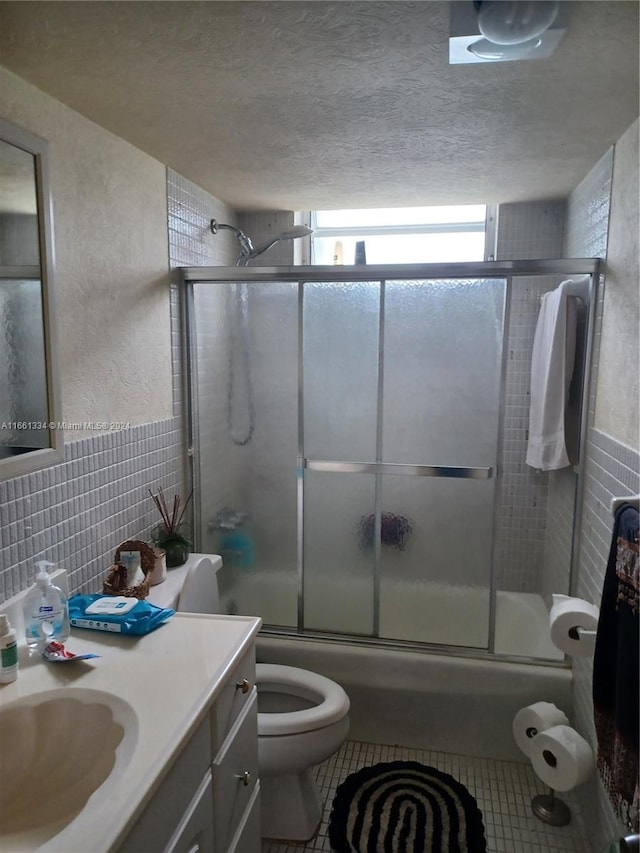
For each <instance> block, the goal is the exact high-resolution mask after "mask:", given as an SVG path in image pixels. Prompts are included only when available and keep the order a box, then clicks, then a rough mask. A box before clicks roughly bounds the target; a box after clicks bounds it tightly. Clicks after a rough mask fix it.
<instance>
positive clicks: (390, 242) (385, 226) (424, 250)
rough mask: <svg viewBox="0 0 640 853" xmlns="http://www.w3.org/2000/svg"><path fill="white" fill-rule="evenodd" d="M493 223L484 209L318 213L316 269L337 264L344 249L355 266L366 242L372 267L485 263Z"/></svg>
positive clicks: (315, 223) (490, 212)
mask: <svg viewBox="0 0 640 853" xmlns="http://www.w3.org/2000/svg"><path fill="white" fill-rule="evenodd" d="M494 222H495V216H494V213H493V210H492V209H491V208H489V207H488V206H487V205H484V204H473V205H457V206H441V207H408V208H380V209H377V210H375V209H374V210H318V211H315V212H313V213H312V214H311V227H312V228H313V235H312V237H311V241H312V255H311V257H312V263H314V264H333V263H334V256H335V255H336V252H337V253H338V255H339V254H340V249H341V251H342V263H344V264H353V263H355V257H356V243H361V242H362V241H364V244H365V257H366V263H368V264H404V263H407V264H412V263H413V264H426V263H453V262H456V261H483V260H485V257H489V254H490V253H491V252H492V250H491V249H488V250H487V251H486V252H485V240H486V241H487V242H489V241H488V240H487V237H488V236H489V233H493V228H492V227H490V226H492V225H493V223H494ZM338 262H339V261H338Z"/></svg>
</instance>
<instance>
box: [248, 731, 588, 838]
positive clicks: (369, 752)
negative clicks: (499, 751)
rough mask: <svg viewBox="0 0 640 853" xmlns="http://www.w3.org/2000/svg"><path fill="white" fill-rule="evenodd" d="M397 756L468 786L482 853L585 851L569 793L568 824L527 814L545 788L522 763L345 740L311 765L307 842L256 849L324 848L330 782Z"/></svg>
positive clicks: (583, 835) (334, 784)
mask: <svg viewBox="0 0 640 853" xmlns="http://www.w3.org/2000/svg"><path fill="white" fill-rule="evenodd" d="M397 760H405V761H419V762H421V763H422V764H428V765H429V766H431V767H437V768H438V769H439V770H442V771H444V772H445V773H450V774H451V775H452V776H454V777H455V778H456V779H458V780H459V781H460V782H461V783H462V784H463V785H465V786H466V787H467V788H468V789H469V791H470V792H471V794H473V796H474V797H475V798H476V800H477V802H478V806H479V807H480V809H481V811H482V815H483V821H484V826H485V833H486V837H487V853H586V851H589V850H590V849H591V845H590V842H589V839H588V835H587V832H586V829H585V825H584V821H583V819H582V815H581V814H580V809H579V806H578V803H577V801H576V799H575V798H574V797H573V796H572V794H571V793H569V794H563V795H562V799H563V800H564V801H565V802H566V803H567V805H568V806H569V808H570V809H571V814H572V820H571V823H570V824H569V825H568V826H562V827H553V826H548V825H547V824H545V823H543V822H542V821H540V820H539V819H538V818H536V816H535V815H534V814H533V813H532V811H531V800H532V799H533V797H534V796H535V795H536V794H541V793H546V791H545V788H544V786H543V785H542V783H541V782H540V780H539V779H538V778H537V776H536V775H535V773H534V772H533V770H532V769H531V767H529V765H527V764H518V763H516V762H510V761H492V760H491V759H488V758H473V757H469V756H465V755H450V754H449V753H444V752H433V751H427V750H420V749H406V748H404V747H398V746H383V745H379V744H368V743H361V742H358V741H346V743H345V744H344V745H343V746H342V748H341V749H340V751H339V752H338V753H337V754H336V755H334V756H333V757H332V758H330V759H329V760H328V761H326V762H325V763H324V764H321V765H320V766H319V767H318V768H317V772H316V779H317V781H318V785H319V787H320V791H321V794H322V796H323V797H324V798H325V811H324V816H323V820H322V824H321V826H320V830H319V832H318V835H317V836H316V837H315V838H314V839H312V840H311V841H309V842H308V843H307V844H282V843H281V842H280V843H275V842H270V841H267V840H264V841H263V843H262V853H330V851H331V847H330V846H329V840H328V838H327V836H326V833H327V821H328V818H329V813H330V811H331V803H332V801H333V796H334V794H335V789H336V787H337V786H338V785H339V784H340V782H342V781H343V780H344V779H345V778H346V777H347V776H348V775H349V774H350V773H353V772H355V771H356V770H359V769H360V768H361V767H366V766H367V765H370V764H376V763H378V762H380V761H397ZM425 853H427V851H425Z"/></svg>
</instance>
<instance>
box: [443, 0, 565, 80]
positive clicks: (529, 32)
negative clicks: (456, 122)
mask: <svg viewBox="0 0 640 853" xmlns="http://www.w3.org/2000/svg"><path fill="white" fill-rule="evenodd" d="M570 6H571V2H570V0H564V2H562V3H560V2H559V0H454V2H452V3H451V27H450V37H449V63H450V64H451V65H458V64H463V63H474V62H506V61H514V60H521V59H543V58H545V57H547V56H550V55H551V54H552V53H553V51H554V50H555V48H556V47H557V45H558V43H559V42H560V40H561V39H562V37H563V35H564V34H565V32H566V28H567V21H568V18H569V13H570Z"/></svg>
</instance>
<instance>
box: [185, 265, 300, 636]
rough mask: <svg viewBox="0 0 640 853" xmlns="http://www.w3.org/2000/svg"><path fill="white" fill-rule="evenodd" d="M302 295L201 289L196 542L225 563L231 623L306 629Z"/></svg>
mask: <svg viewBox="0 0 640 853" xmlns="http://www.w3.org/2000/svg"><path fill="white" fill-rule="evenodd" d="M297 294H298V287H297V284H295V283H294V284H291V283H286V282H284V283H283V282H268V283H266V282H260V283H255V282H254V283H247V282H242V281H238V282H220V283H211V282H203V283H199V282H197V283H195V284H194V285H193V306H192V308H191V309H190V315H191V318H192V319H191V326H192V329H191V334H192V335H193V341H192V351H193V356H192V365H191V383H192V387H191V398H192V406H193V408H194V418H193V420H194V424H193V430H194V455H195V460H194V461H195V464H194V480H195V488H196V499H195V501H194V506H195V508H196V510H197V513H198V514H197V517H196V542H197V543H198V545H199V547H200V548H201V549H202V551H203V552H205V553H214V554H220V555H221V556H222V558H223V568H222V570H221V571H220V572H219V574H218V580H219V584H220V593H221V600H222V606H223V612H225V613H242V614H247V615H258V616H262V618H263V620H264V623H265V624H266V625H278V626H283V627H287V628H295V627H296V626H297V621H298V581H299V578H298V523H297V504H298V498H297V494H298V480H297V473H296V460H297V449H298V426H297V424H298V417H297V411H298V409H297V406H298V299H297Z"/></svg>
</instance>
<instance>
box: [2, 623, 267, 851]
mask: <svg viewBox="0 0 640 853" xmlns="http://www.w3.org/2000/svg"><path fill="white" fill-rule="evenodd" d="M259 627H260V620H259V619H256V618H251V617H242V616H237V617H232V616H195V615H192V614H183V613H181V614H176V616H174V617H173V618H172V619H171V620H170V621H169V622H168V623H166V624H165V625H163V626H161V627H160V628H158V629H157V630H156V631H154V632H152V633H151V634H148V635H146V636H144V637H122V636H119V635H115V634H110V633H104V632H98V631H89V630H78V629H74V630H73V631H72V636H71V638H70V639H69V640H68V641H67V643H66V647H67V649H68V650H70V651H72V652H75V653H77V654H81V653H87V652H93V653H95V654H98V655H100V656H101V657H99V658H96V659H94V660H89V661H83V662H73V663H46V662H44V661H43V660H42V659H41V658H40V657H39V656H32V657H29V654H28V650H27V649H26V647H23V648H21V649H20V653H21V658H20V665H21V670H20V674H19V676H18V680H17V681H16V682H14V683H12V684H7V685H2V688H1V689H0V723H2V726H1V727H2V728H3V729H4V731H5V742H3V743H2V744H0V745H1V746H3V748H4V752H3V762H2V763H3V767H4V765H6V764H7V761H5V760H4V756H6V755H7V753H10V752H11V750H12V746H11V744H14V746H13V752H15V756H14V757H13V766H12V767H7V768H6V773H7V778H6V779H2V780H1V781H2V785H3V786H4V787H3V790H4V791H8V790H10V789H11V790H12V792H13V793H12V797H13V799H12V800H11V803H13V805H12V807H11V809H6V808H5V805H6V800H5V802H3V809H2V813H3V814H5V815H6V814H7V813H8V812H9V811H10V812H11V813H12V815H13V817H12V818H11V819H9V818H7V817H3V816H2V815H0V849H3V850H11V851H12V853H13V851H20V850H25V851H26V850H29V851H33V850H43V851H59V853H86V851H87V850H91V851H92V853H99V851H105V853H106V851H109V852H110V853H160V851H176V853H198V851H201V853H259V851H260V845H261V841H260V808H259V806H260V803H259V797H260V782H259V779H258V738H257V699H256V697H257V694H256V687H255V651H254V642H255V636H256V634H257V632H258V629H259ZM69 709H70V710H69ZM70 717H73V719H74V725H73V726H71V727H69V726H68V722H69V718H70ZM98 722H100V726H101V728H100V727H98ZM12 727H13V734H11V728H12ZM30 727H31V729H32V730H33V732H32V734H36V735H38V737H40V738H42V737H44V738H45V740H47V741H48V743H50V744H51V749H48V750H45V752H47V753H48V754H49V758H47V759H46V760H48V761H49V762H50V763H51V762H53V765H52V766H50V767H48V766H46V763H45V765H43V760H45V759H43V757H42V751H40V752H38V753H36V752H35V750H34V755H32V756H29V755H26V754H25V749H26V748H25V746H24V744H28V743H33V742H36V738H35V737H29V736H25V735H24V733H25V732H27V733H28V732H29V731H30ZM38 728H40V731H39V732H38ZM57 728H58V731H56V729H57ZM94 733H95V734H94ZM0 737H1V736H0ZM21 737H22V740H23V741H24V744H23V745H20V738H21ZM98 737H99V738H100V744H101V745H100V748H99V749H96V744H95V738H98ZM61 742H62V747H61V746H60V743H61ZM38 743H40V745H42V742H41V741H38ZM48 743H47V745H48ZM92 749H93V750H96V754H97V755H99V756H100V759H99V760H100V762H101V763H103V764H104V765H105V766H104V767H103V768H100V773H97V771H96V773H97V776H96V778H93V779H92V778H91V772H88V771H83V772H82V773H80V770H79V768H81V766H82V761H83V760H85V763H86V756H87V753H88V752H89V751H90V750H92ZM74 750H75V751H76V752H77V755H74ZM11 760H12V758H11V755H9V758H8V762H9V763H11ZM29 767H33V768H34V770H36V771H37V774H38V777H39V778H42V779H43V780H42V782H36V781H34V778H35V776H34V778H30V777H29V773H30V772H32V771H30V770H29ZM3 773H5V770H4V769H3V768H0V776H2V775H3ZM65 773H66V774H67V776H65ZM100 774H101V775H100ZM78 775H80V776H81V780H80V781H79V780H78V778H77V777H78ZM67 777H68V778H67ZM83 779H86V789H84V790H83V788H82V785H83V782H82V780H83ZM39 784H41V785H42V788H43V796H42V798H41V800H40V802H43V801H45V800H46V801H47V802H49V801H50V803H51V805H50V806H48V811H47V809H45V808H41V807H40V804H39V797H38V789H37V786H38V785H39ZM34 786H35V787H34ZM56 786H59V788H57V787H56ZM96 786H97V787H96ZM21 787H22V788H23V789H24V800H22V792H21V790H20V788H21ZM3 799H5V798H4V795H3ZM56 804H59V805H58V806H56ZM23 807H24V812H23Z"/></svg>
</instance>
